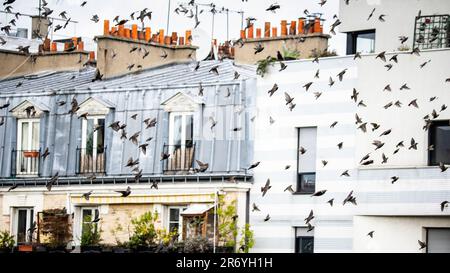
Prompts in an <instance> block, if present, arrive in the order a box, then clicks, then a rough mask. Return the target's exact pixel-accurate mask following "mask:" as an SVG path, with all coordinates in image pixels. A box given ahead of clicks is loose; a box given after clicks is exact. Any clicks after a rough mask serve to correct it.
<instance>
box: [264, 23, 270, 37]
mask: <svg viewBox="0 0 450 273" xmlns="http://www.w3.org/2000/svg"><path fill="white" fill-rule="evenodd" d="M264 37H266V38H268V37H270V22H266V23H265V26H264Z"/></svg>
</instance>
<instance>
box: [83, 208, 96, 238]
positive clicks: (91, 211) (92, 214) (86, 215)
mask: <svg viewBox="0 0 450 273" xmlns="http://www.w3.org/2000/svg"><path fill="white" fill-rule="evenodd" d="M98 217H99V211H98V208H82V209H81V221H80V223H81V234H83V233H84V232H85V231H86V230H87V229H89V228H94V229H97V223H92V221H94V219H96V218H98Z"/></svg>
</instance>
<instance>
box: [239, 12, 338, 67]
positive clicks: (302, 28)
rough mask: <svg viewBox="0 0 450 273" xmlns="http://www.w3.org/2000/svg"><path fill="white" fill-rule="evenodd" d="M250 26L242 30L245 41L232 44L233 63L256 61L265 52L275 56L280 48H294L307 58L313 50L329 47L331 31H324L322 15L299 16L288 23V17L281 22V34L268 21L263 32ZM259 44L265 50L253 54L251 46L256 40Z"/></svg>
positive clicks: (251, 62)
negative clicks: (314, 16)
mask: <svg viewBox="0 0 450 273" xmlns="http://www.w3.org/2000/svg"><path fill="white" fill-rule="evenodd" d="M254 27H255V26H253V25H252V26H250V27H249V28H248V29H247V33H246V31H245V30H241V39H243V40H244V45H243V46H242V47H241V45H239V46H235V47H234V58H235V61H236V63H243V64H256V63H257V62H258V61H259V60H262V59H265V58H266V57H268V56H271V57H275V58H276V57H277V52H278V51H280V52H281V53H282V54H283V50H289V51H296V52H298V53H299V56H298V59H305V58H310V57H311V54H312V51H313V50H315V51H319V52H322V51H325V50H326V49H327V48H328V39H329V38H330V35H327V34H323V26H322V19H320V18H319V17H316V18H312V19H308V20H307V19H304V18H300V19H298V20H295V21H291V22H290V23H289V27H288V21H287V20H281V22H280V36H279V33H278V28H277V27H272V28H271V23H270V22H265V24H264V35H262V29H260V28H256V37H255V35H254ZM259 43H260V44H262V46H263V47H264V50H263V51H262V52H260V53H257V54H255V51H254V48H255V46H256V45H257V44H259Z"/></svg>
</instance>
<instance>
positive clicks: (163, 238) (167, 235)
mask: <svg viewBox="0 0 450 273" xmlns="http://www.w3.org/2000/svg"><path fill="white" fill-rule="evenodd" d="M156 233H157V241H158V243H159V244H162V245H164V246H169V245H172V244H174V243H175V241H176V240H177V238H178V231H177V230H176V229H174V230H173V231H171V232H168V231H167V230H165V229H160V230H158V231H156Z"/></svg>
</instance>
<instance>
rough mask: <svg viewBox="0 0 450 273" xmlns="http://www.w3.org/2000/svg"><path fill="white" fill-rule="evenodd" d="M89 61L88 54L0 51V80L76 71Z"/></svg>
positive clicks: (84, 52) (81, 52)
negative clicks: (50, 72) (53, 72)
mask: <svg viewBox="0 0 450 273" xmlns="http://www.w3.org/2000/svg"><path fill="white" fill-rule="evenodd" d="M88 60H89V52H86V51H74V52H46V53H40V54H30V55H26V54H23V53H19V52H16V51H9V50H0V63H1V64H2V65H1V66H0V80H3V79H6V78H13V77H20V76H24V75H30V74H36V73H39V72H44V71H72V70H73V71H76V70H79V69H82V68H83V65H84V64H85V63H86V62H87V61H88Z"/></svg>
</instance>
